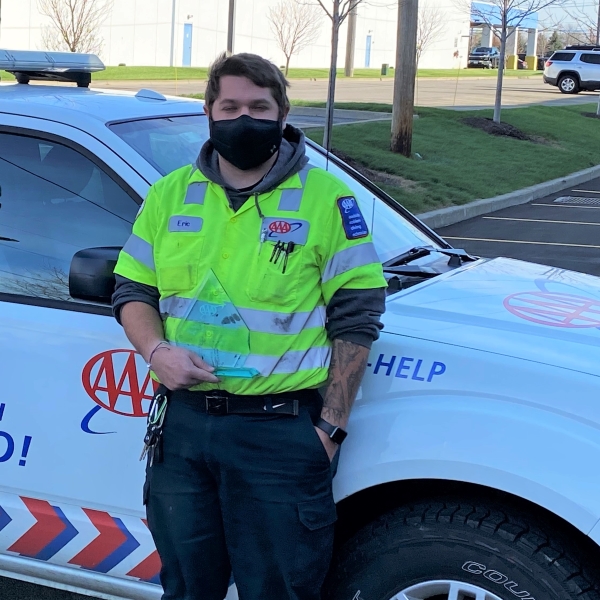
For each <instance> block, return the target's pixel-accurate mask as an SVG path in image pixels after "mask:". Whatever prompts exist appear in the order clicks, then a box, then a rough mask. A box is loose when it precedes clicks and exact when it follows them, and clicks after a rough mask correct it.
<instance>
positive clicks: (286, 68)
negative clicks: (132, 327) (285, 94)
mask: <svg viewBox="0 0 600 600" xmlns="http://www.w3.org/2000/svg"><path fill="white" fill-rule="evenodd" d="M290 58H292V55H291V54H290V55H289V56H286V57H285V76H286V77H287V76H288V71H289V70H290Z"/></svg>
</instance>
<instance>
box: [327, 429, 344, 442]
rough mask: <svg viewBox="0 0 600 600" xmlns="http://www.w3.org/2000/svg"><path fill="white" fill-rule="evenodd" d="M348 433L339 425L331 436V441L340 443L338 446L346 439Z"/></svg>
mask: <svg viewBox="0 0 600 600" xmlns="http://www.w3.org/2000/svg"><path fill="white" fill-rule="evenodd" d="M347 435H348V434H347V433H346V432H345V431H344V430H343V429H340V428H339V427H336V428H335V431H334V432H333V433H332V434H331V435H330V436H329V437H330V438H331V441H332V442H334V443H336V444H338V446H339V445H340V444H341V443H342V442H343V441H344V440H345V439H346V436H347Z"/></svg>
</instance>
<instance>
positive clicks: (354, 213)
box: [337, 196, 369, 240]
mask: <svg viewBox="0 0 600 600" xmlns="http://www.w3.org/2000/svg"><path fill="white" fill-rule="evenodd" d="M337 204H338V208H339V209H340V215H342V225H343V226H344V231H345V233H346V239H348V240H356V239H358V238H363V237H367V236H368V235H369V229H368V227H367V223H366V222H365V218H364V217H363V216H362V213H361V212H360V208H358V202H357V201H356V198H353V197H352V196H344V197H343V198H338V201H337Z"/></svg>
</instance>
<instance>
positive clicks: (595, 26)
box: [557, 0, 600, 45]
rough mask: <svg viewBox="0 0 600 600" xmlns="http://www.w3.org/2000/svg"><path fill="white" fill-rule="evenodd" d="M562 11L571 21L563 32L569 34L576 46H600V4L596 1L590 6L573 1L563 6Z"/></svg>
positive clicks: (581, 1) (577, 0) (579, 1)
mask: <svg viewBox="0 0 600 600" xmlns="http://www.w3.org/2000/svg"><path fill="white" fill-rule="evenodd" d="M563 10H564V11H565V12H566V13H567V15H569V17H570V19H571V20H572V23H569V25H568V27H567V28H566V29H563V31H564V32H565V33H567V34H569V37H571V38H572V40H573V41H574V42H575V43H576V44H595V45H598V44H600V2H599V1H598V0H596V1H595V2H593V3H591V4H588V3H586V2H584V1H583V0H575V1H574V2H569V4H567V5H565V6H564V8H563ZM557 25H558V23H557Z"/></svg>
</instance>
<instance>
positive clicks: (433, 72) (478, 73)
mask: <svg viewBox="0 0 600 600" xmlns="http://www.w3.org/2000/svg"><path fill="white" fill-rule="evenodd" d="M207 72H208V69H207V68H206V67H178V68H176V67H106V70H105V71H100V72H99V73H94V74H93V75H92V79H93V80H94V81H127V80H129V81H135V80H150V81H151V80H168V81H174V80H176V79H201V80H204V79H206V76H207ZM328 73H329V71H328V69H290V72H289V74H288V78H289V79H327V77H328V76H329V75H328ZM497 73H498V71H497V70H493V69H420V70H419V74H418V76H419V77H420V78H421V77H422V78H431V77H442V78H451V79H452V78H456V77H495V76H496V74H497ZM505 73H506V77H516V76H519V77H530V76H541V71H514V70H512V71H506V72H505ZM337 76H338V77H340V78H342V79H343V78H344V69H338V71H337ZM0 77H1V78H2V80H3V81H13V80H14V77H13V76H12V75H10V74H9V73H6V72H5V71H0ZM354 77H355V78H356V79H366V78H380V77H382V76H381V72H380V69H355V70H354ZM393 77H394V70H393V69H391V70H390V71H389V72H388V75H385V76H383V78H384V79H391V78H393Z"/></svg>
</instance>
